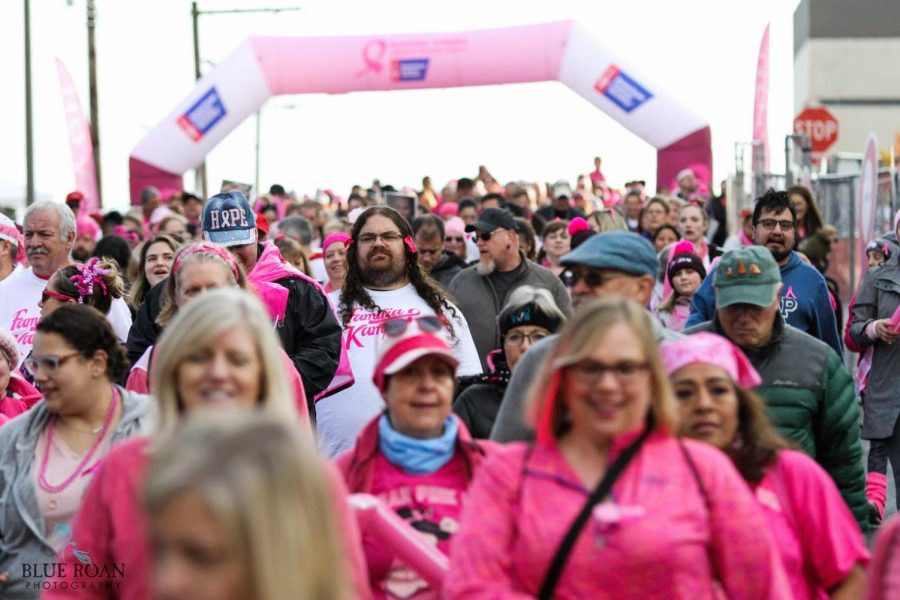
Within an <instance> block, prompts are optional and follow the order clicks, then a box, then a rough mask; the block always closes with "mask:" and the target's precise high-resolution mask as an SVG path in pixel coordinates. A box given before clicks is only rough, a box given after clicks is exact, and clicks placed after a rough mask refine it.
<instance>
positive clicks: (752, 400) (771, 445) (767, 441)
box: [724, 382, 792, 484]
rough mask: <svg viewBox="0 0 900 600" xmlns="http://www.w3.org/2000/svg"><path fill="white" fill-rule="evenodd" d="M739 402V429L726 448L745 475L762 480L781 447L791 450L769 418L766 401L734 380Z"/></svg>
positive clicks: (744, 476) (729, 455) (755, 480)
mask: <svg viewBox="0 0 900 600" xmlns="http://www.w3.org/2000/svg"><path fill="white" fill-rule="evenodd" d="M732 385H733V386H734V392H735V394H736V395H737V401H738V428H737V433H736V436H737V438H736V439H735V440H734V441H735V442H737V443H733V444H729V445H728V447H726V448H725V449H724V452H725V454H727V455H728V457H729V458H730V459H731V462H733V463H734V466H735V467H737V470H738V471H739V472H740V474H741V476H742V477H743V478H744V480H745V481H747V482H748V483H750V484H757V483H759V482H760V481H761V480H762V478H763V476H764V475H765V474H766V468H767V467H769V466H770V465H772V464H773V463H774V462H775V459H776V458H777V455H778V452H779V451H781V450H788V449H791V448H792V446H791V444H790V443H788V441H787V440H785V439H784V438H783V437H781V435H779V434H778V432H777V431H776V430H775V427H774V426H773V425H772V422H771V421H769V417H768V416H766V409H765V404H764V403H763V400H762V399H761V398H760V397H759V396H758V395H757V394H756V393H755V392H752V391H750V390H745V389H744V388H742V387H740V386H739V385H737V384H736V383H734V382H732Z"/></svg>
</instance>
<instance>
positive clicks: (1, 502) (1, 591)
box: [0, 386, 155, 600]
mask: <svg viewBox="0 0 900 600" xmlns="http://www.w3.org/2000/svg"><path fill="white" fill-rule="evenodd" d="M116 387H117V388H118V390H119V394H120V397H121V398H122V418H121V420H120V421H119V423H118V425H117V426H116V429H115V430H114V431H113V435H112V439H111V442H112V444H117V443H119V442H121V441H123V440H125V439H127V438H129V437H132V436H134V435H139V434H142V433H145V432H146V430H147V429H148V427H149V426H150V423H151V421H152V415H153V414H154V407H155V402H154V401H153V399H152V398H151V397H150V396H144V395H140V394H134V393H132V392H129V391H126V390H125V389H123V388H121V387H118V386H116ZM50 416H51V413H50V411H48V410H47V401H46V400H41V401H40V402H38V403H37V404H35V405H34V407H32V408H31V410H29V411H28V412H27V413H24V414H22V415H19V416H18V417H16V418H15V419H13V420H12V421H9V422H8V423H6V424H5V425H4V426H3V427H0V573H9V581H8V582H7V583H0V598H4V600H13V599H18V598H37V597H38V596H39V595H40V591H41V590H40V589H36V588H35V587H34V586H33V585H32V586H31V587H26V583H32V584H33V583H35V582H37V581H40V580H42V579H43V578H44V569H45V567H44V563H47V566H46V569H54V568H57V567H56V562H57V557H56V552H55V551H54V550H53V548H52V547H51V545H50V542H49V540H48V539H47V537H46V535H45V525H44V516H43V514H42V513H41V509H40V506H39V505H38V500H37V491H36V490H35V486H34V477H33V475H32V468H31V467H32V464H33V462H34V453H35V448H36V446H37V441H38V437H39V436H40V434H41V432H42V431H43V430H44V428H45V427H47V424H48V423H49V422H50ZM35 564H37V566H36V567H35ZM27 565H30V566H31V571H32V574H33V575H36V576H32V577H23V574H24V573H25V570H26V566H27ZM34 568H37V569H38V571H37V573H34ZM48 574H51V573H49V572H48Z"/></svg>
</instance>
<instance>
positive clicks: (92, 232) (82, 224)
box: [75, 216, 100, 239]
mask: <svg viewBox="0 0 900 600" xmlns="http://www.w3.org/2000/svg"><path fill="white" fill-rule="evenodd" d="M75 232H76V233H77V234H78V235H89V236H91V237H93V238H95V239H96V238H97V234H98V233H100V226H99V225H97V221H95V220H94V219H92V218H91V217H88V216H82V217H78V218H77V219H75Z"/></svg>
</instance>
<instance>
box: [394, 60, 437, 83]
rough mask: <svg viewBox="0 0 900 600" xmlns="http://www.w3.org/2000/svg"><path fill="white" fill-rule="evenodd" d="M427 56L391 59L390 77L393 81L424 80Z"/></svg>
mask: <svg viewBox="0 0 900 600" xmlns="http://www.w3.org/2000/svg"><path fill="white" fill-rule="evenodd" d="M428 60H429V59H427V58H403V59H395V60H392V61H391V79H393V80H394V81H424V80H425V76H426V75H428Z"/></svg>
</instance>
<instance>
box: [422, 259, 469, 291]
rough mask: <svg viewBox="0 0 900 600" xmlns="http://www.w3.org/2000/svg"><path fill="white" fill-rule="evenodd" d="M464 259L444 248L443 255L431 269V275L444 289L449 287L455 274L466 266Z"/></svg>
mask: <svg viewBox="0 0 900 600" xmlns="http://www.w3.org/2000/svg"><path fill="white" fill-rule="evenodd" d="M466 266H467V265H466V261H464V260H463V259H461V258H460V257H459V256H458V255H456V254H454V253H452V252H448V251H446V250H444V255H443V256H441V260H439V261H438V263H437V264H436V265H434V268H433V269H432V270H431V273H430V275H431V277H432V279H434V280H435V281H437V282H438V285H440V286H441V287H442V288H444V290H446V289H447V288H448V287H450V282H451V281H453V278H454V277H456V274H457V273H459V272H460V271H462V270H463V269H465V268H466Z"/></svg>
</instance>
